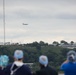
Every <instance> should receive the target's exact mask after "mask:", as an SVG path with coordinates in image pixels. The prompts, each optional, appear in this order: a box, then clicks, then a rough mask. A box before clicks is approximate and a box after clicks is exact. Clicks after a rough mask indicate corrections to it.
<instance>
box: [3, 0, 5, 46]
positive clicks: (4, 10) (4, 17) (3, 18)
mask: <svg viewBox="0 0 76 75" xmlns="http://www.w3.org/2000/svg"><path fill="white" fill-rule="evenodd" d="M3 28H4V45H5V0H3Z"/></svg>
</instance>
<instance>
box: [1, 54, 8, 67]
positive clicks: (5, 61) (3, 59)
mask: <svg viewBox="0 0 76 75" xmlns="http://www.w3.org/2000/svg"><path fill="white" fill-rule="evenodd" d="M8 62H9V57H8V56H7V55H1V56H0V67H6V66H7V65H8Z"/></svg>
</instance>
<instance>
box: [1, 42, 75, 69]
mask: <svg viewBox="0 0 76 75" xmlns="http://www.w3.org/2000/svg"><path fill="white" fill-rule="evenodd" d="M17 49H20V50H23V52H24V62H25V63H35V64H34V68H33V70H36V69H38V66H37V65H38V58H39V56H40V55H46V56H47V57H48V59H49V65H51V66H52V67H55V68H56V69H57V70H59V69H60V65H61V63H62V62H63V61H64V60H66V54H67V52H68V51H69V50H70V49H67V48H62V47H59V46H53V45H51V44H48V43H45V42H43V41H40V42H39V43H38V42H33V43H28V44H19V45H1V46H0V55H5V54H6V55H8V56H9V59H10V60H9V63H12V62H13V53H14V51H15V50H17ZM73 50H74V51H76V49H73Z"/></svg>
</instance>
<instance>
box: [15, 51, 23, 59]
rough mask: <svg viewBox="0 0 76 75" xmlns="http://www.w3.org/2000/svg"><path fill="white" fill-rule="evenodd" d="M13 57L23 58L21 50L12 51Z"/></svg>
mask: <svg viewBox="0 0 76 75" xmlns="http://www.w3.org/2000/svg"><path fill="white" fill-rule="evenodd" d="M14 58H15V59H16V60H19V59H22V58H23V51H22V50H16V51H15V52H14Z"/></svg>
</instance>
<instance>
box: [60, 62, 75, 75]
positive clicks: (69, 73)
mask: <svg viewBox="0 0 76 75" xmlns="http://www.w3.org/2000/svg"><path fill="white" fill-rule="evenodd" d="M61 70H63V71H64V73H65V75H76V63H73V62H67V63H63V64H62V65H61Z"/></svg>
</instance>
